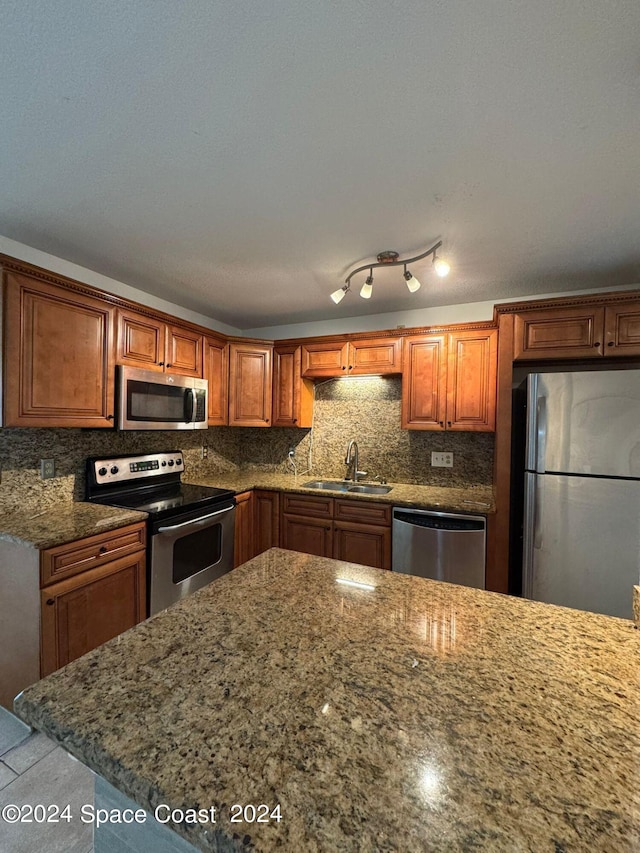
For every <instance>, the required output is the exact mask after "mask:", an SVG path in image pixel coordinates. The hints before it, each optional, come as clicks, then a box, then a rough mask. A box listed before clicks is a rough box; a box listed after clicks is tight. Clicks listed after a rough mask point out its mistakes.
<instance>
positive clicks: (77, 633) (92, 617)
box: [40, 551, 146, 677]
mask: <svg viewBox="0 0 640 853" xmlns="http://www.w3.org/2000/svg"><path fill="white" fill-rule="evenodd" d="M40 595H41V607H42V610H41V614H42V615H41V618H42V623H41V656H40V661H41V674H42V676H43V677H44V676H45V675H49V673H51V672H53V671H54V670H56V669H58V668H59V667H61V666H65V665H66V664H68V663H70V662H71V661H72V660H75V659H76V658H79V657H81V656H82V655H84V654H86V653H87V652H90V651H91V650H92V649H95V648H96V647H97V646H100V645H102V643H106V642H107V640H110V639H111V638H112V637H116V636H117V635H118V634H121V633H122V632H123V631H126V630H128V629H129V628H133V626H134V625H136V624H137V623H138V622H141V621H142V620H143V619H144V618H145V607H146V602H145V554H144V551H142V552H138V553H137V554H132V555H131V556H129V557H123V558H122V559H120V560H114V561H113V562H111V563H107V564H106V565H104V566H100V568H97V569H91V570H89V571H87V572H83V573H82V574H80V575H76V577H73V578H69V579H68V580H63V581H59V582H58V583H54V584H51V586H49V587H47V588H46V589H43V590H42V591H41V593H40Z"/></svg>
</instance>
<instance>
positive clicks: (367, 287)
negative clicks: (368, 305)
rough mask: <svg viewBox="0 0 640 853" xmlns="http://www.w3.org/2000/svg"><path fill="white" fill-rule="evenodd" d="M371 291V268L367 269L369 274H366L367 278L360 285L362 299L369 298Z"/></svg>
mask: <svg viewBox="0 0 640 853" xmlns="http://www.w3.org/2000/svg"><path fill="white" fill-rule="evenodd" d="M372 293H373V270H369V275H368V276H367V280H366V281H365V283H364V284H363V285H362V288H361V290H360V296H362V298H363V299H371V294H372Z"/></svg>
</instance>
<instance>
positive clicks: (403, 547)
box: [391, 506, 486, 589]
mask: <svg viewBox="0 0 640 853" xmlns="http://www.w3.org/2000/svg"><path fill="white" fill-rule="evenodd" d="M391 535H392V553H391V569H392V571H394V572H401V573H403V574H405V575H418V576H419V577H421V578H433V579H434V580H439V581H448V582H449V583H459V584H462V585H463V586H474V587H477V588H478V589H484V588H485V583H484V570H485V558H486V518H484V516H481V515H460V514H454V513H448V512H432V511H430V510H423V509H407V508H406V507H401V506H396V507H394V508H393V529H392V534H391Z"/></svg>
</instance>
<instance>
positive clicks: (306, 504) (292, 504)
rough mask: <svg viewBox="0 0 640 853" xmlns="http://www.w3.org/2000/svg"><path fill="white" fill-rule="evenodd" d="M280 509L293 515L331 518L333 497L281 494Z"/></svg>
mask: <svg viewBox="0 0 640 853" xmlns="http://www.w3.org/2000/svg"><path fill="white" fill-rule="evenodd" d="M283 498H284V500H283V502H282V511H283V512H290V513H293V514H294V515H313V516H315V518H333V498H326V497H320V496H318V497H315V496H314V497H306V496H303V495H288V494H284V495H283Z"/></svg>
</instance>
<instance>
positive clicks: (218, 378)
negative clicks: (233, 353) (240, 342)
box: [204, 336, 229, 426]
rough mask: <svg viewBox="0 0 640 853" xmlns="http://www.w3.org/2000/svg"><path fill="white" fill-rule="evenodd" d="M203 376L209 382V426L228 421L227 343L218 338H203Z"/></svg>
mask: <svg viewBox="0 0 640 853" xmlns="http://www.w3.org/2000/svg"><path fill="white" fill-rule="evenodd" d="M204 378H205V379H206V380H207V381H208V383H209V389H208V397H207V399H208V401H209V402H208V408H209V419H208V423H209V426H224V425H225V424H227V423H228V422H229V344H228V343H227V342H226V341H223V340H222V339H220V338H213V337H209V336H207V337H206V338H205V339H204Z"/></svg>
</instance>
